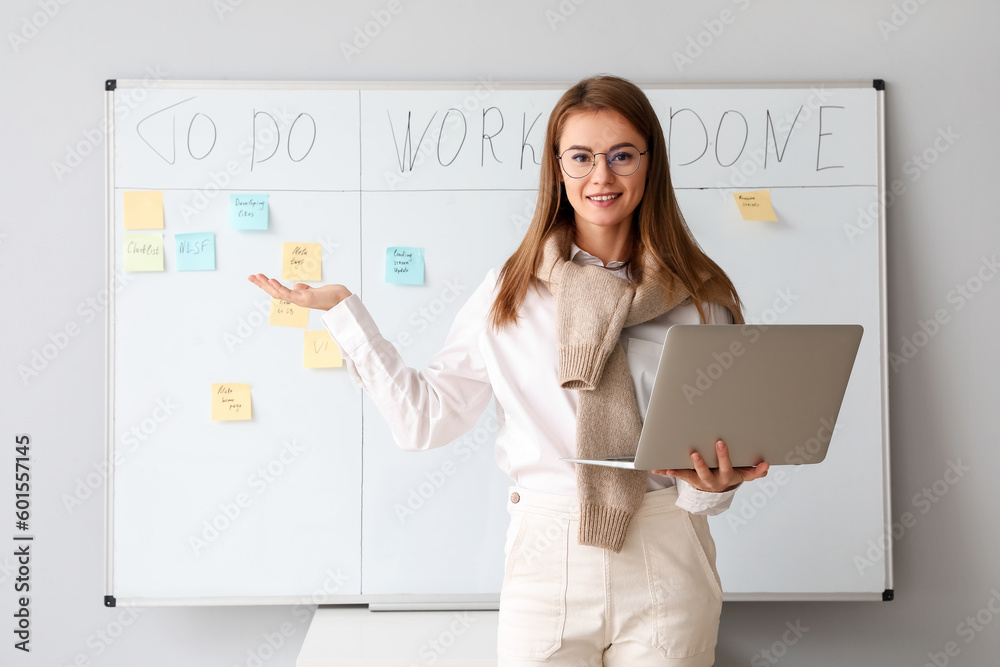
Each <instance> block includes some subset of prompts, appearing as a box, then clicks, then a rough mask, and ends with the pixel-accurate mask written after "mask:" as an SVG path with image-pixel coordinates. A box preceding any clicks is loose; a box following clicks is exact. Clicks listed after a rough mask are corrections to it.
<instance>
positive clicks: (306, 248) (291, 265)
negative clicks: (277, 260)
mask: <svg viewBox="0 0 1000 667" xmlns="http://www.w3.org/2000/svg"><path fill="white" fill-rule="evenodd" d="M322 257H323V248H322V246H321V245H320V244H319V243H284V244H282V250H281V279H282V280H322V279H323V260H322Z"/></svg>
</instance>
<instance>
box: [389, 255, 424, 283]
mask: <svg viewBox="0 0 1000 667" xmlns="http://www.w3.org/2000/svg"><path fill="white" fill-rule="evenodd" d="M385 281H386V282H387V283H396V284H398V285H423V284H424V249H423V248H386V251H385Z"/></svg>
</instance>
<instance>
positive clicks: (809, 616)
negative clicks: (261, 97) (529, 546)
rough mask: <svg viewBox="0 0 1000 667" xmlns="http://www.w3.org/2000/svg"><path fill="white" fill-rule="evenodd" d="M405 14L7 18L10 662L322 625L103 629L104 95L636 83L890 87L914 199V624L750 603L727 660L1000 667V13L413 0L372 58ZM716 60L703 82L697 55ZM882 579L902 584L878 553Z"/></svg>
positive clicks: (903, 509)
mask: <svg viewBox="0 0 1000 667" xmlns="http://www.w3.org/2000/svg"><path fill="white" fill-rule="evenodd" d="M390 6H392V7H397V4H396V1H395V0H393V1H392V2H387V1H385V0H367V1H366V2H355V3H350V4H349V5H348V4H347V3H325V2H311V3H310V2H301V1H289V2H283V3H278V2H266V1H265V0H214V2H208V1H204V2H196V1H195V0H175V1H174V2H169V3H168V2H160V3H148V2H147V3H140V2H125V1H124V0H102V1H98V0H92V1H90V2H84V1H82V0H75V1H73V0H61V1H60V0H16V1H8V2H5V3H4V5H3V9H2V10H0V12H2V18H0V29H2V30H0V32H2V33H3V35H4V39H3V44H2V45H0V72H2V79H0V82H2V86H0V90H2V96H3V104H2V110H0V114H2V116H0V132H2V141H0V165H2V167H0V177H2V183H3V188H2V192H3V207H2V209H0V210H2V211H3V213H2V214H0V267H2V280H3V287H4V291H5V293H6V296H7V306H6V307H5V308H4V314H3V316H2V322H3V324H2V335H3V340H2V345H3V350H4V360H3V364H2V368H0V370H2V374H0V391H2V401H0V415H2V428H0V436H2V439H3V447H2V450H0V451H2V452H3V453H0V517H5V518H4V520H3V522H2V523H0V617H2V618H5V619H7V620H6V621H4V622H2V623H0V630H3V633H2V634H0V636H3V637H4V640H3V642H4V644H3V645H2V646H0V655H2V656H4V657H3V658H2V659H0V662H3V664H24V665H68V664H72V663H73V662H74V660H75V661H77V664H81V665H85V664H96V665H134V664H187V665H192V666H200V665H246V664H247V663H248V661H249V662H252V659H251V653H252V652H253V651H255V650H256V648H257V647H259V646H260V645H261V644H262V643H263V642H264V641H265V636H266V635H268V634H270V633H275V632H278V631H280V628H281V626H282V623H284V622H289V624H290V625H288V626H286V628H290V636H289V637H287V638H286V639H284V640H283V645H282V647H281V648H279V650H278V651H277V652H276V654H275V655H274V656H273V657H271V658H270V659H269V660H268V661H267V662H266V664H268V665H274V666H278V665H292V664H294V661H295V656H296V655H297V652H298V648H299V645H300V644H301V641H302V638H303V636H304V634H305V630H306V628H307V625H308V623H307V620H308V614H306V613H300V614H295V613H293V610H292V609H290V608H282V607H278V608H213V609H204V608H180V609H173V608H169V609H161V608H151V609H145V610H140V611H138V613H137V614H136V615H135V616H134V617H133V616H130V615H129V614H128V613H127V612H126V611H123V610H121V609H118V610H107V609H103V608H102V607H100V606H99V602H100V600H101V597H102V595H103V567H104V565H103V564H104V546H103V530H104V503H103V492H104V485H103V480H102V475H101V473H100V468H101V466H102V462H103V452H104V448H103V442H102V433H103V421H104V417H103V415H104V396H103V386H104V384H103V382H104V326H103V318H102V317H97V318H92V317H91V316H90V315H89V313H90V310H91V308H93V310H94V311H95V312H96V311H98V310H100V308H101V306H100V303H99V300H100V298H101V297H102V288H103V275H104V268H103V261H104V217H103V216H104V201H103V200H104V158H103V147H104V142H103V136H102V134H103V115H104V110H103V94H102V88H103V85H102V84H103V81H104V79H106V78H143V77H145V76H151V75H152V76H155V77H161V78H170V79H254V80H268V79H276V80H395V81H417V80H477V79H479V78H480V77H482V78H486V79H489V78H492V79H494V80H498V81H503V80H518V81H531V80H575V79H578V78H580V77H581V76H584V75H588V74H592V73H596V72H614V73H618V74H621V75H624V76H626V77H629V78H632V79H635V80H638V81H699V82H701V81H704V82H735V81H763V80H774V81H810V80H821V81H822V80H826V81H835V80H846V79H872V78H875V77H879V78H884V79H885V80H886V81H887V96H886V99H887V119H886V127H887V129H888V160H887V167H888V177H889V182H890V183H892V182H894V181H895V182H897V185H896V189H897V192H899V193H900V194H898V195H897V196H895V197H894V198H893V200H892V201H891V205H890V206H889V208H888V216H889V229H888V244H889V245H888V274H889V333H890V345H889V346H890V351H892V352H893V353H895V354H898V355H899V357H898V358H894V359H895V361H896V362H897V363H896V364H895V365H896V366H897V367H896V369H895V370H894V371H893V372H891V377H890V380H891V385H890V386H891V428H892V457H893V459H892V481H893V488H892V501H893V504H894V513H895V520H896V521H898V522H900V523H899V526H898V529H897V531H896V536H897V537H896V539H895V540H894V548H895V573H896V581H895V587H896V601H894V602H891V603H863V604H862V603H731V604H727V605H726V607H725V611H724V613H723V625H722V630H721V634H720V648H719V660H718V664H719V665H747V664H750V665H764V664H784V665H824V666H825V665H869V664H871V665H874V664H878V665H887V666H889V665H891V666H895V665H900V666H903V665H914V666H918V667H919V666H920V665H924V664H925V663H930V664H935V663H936V664H937V665H942V664H952V665H970V666H980V665H995V664H998V661H1000V613H998V612H1000V558H998V554H1000V535H998V531H1000V522H998V521H997V519H996V515H997V507H998V503H1000V501H998V500H997V493H996V489H997V488H998V480H1000V477H998V475H997V473H996V469H997V466H998V464H1000V455H998V453H997V451H998V449H997V444H998V435H1000V424H998V419H997V409H996V406H997V403H998V401H997V391H996V384H995V375H996V371H997V368H998V361H1000V360H998V353H997V345H996V339H997V334H996V332H997V330H998V328H1000V315H998V313H1000V309H998V307H997V306H998V305H1000V277H998V276H997V272H998V271H1000V267H998V266H997V265H996V263H995V262H996V258H997V255H998V252H1000V227H998V225H997V222H998V220H997V214H996V213H995V206H994V197H993V196H992V195H994V191H995V189H996V186H995V183H994V182H993V179H994V178H996V176H997V172H998V170H997V167H996V163H995V155H996V151H997V148H998V147H1000V141H998V140H1000V130H998V125H997V121H996V109H997V108H998V106H1000V93H998V86H997V85H996V84H997V75H998V72H1000V50H998V49H997V46H996V44H997V36H996V27H997V25H1000V5H997V4H996V3H994V2H988V1H987V0H979V1H973V0H967V1H966V2H961V3H959V2H952V3H945V2H943V1H937V2H931V1H927V0H923V1H921V2H918V0H895V1H894V2H890V1H889V0H875V1H872V0H864V1H862V0H846V1H841V2H837V3H806V2H798V3H793V2H779V1H778V0H771V1H770V2H764V1H763V0H733V1H730V0H711V1H708V2H690V1H689V2H674V3H660V2H628V3H610V2H599V1H598V0H589V1H583V0H575V1H574V0H562V1H561V2H557V1H556V0H549V1H543V2H537V3H536V2H529V1H527V0H517V1H516V2H504V3H502V4H501V3H490V4H483V5H478V4H475V3H471V2H464V3H462V2H429V1H428V2H423V3H419V2H412V0H398V8H401V9H400V11H398V13H397V14H394V15H389V16H391V20H389V21H388V23H387V25H385V26H384V27H383V28H381V30H380V33H379V34H378V35H376V36H375V37H374V38H371V39H370V43H369V44H367V45H365V46H364V48H361V49H359V52H357V53H354V54H351V56H350V58H349V59H348V57H346V56H345V55H344V53H343V51H342V48H341V46H340V45H341V43H350V42H351V41H352V40H353V39H354V37H355V31H356V29H362V30H363V29H364V26H365V25H366V23H367V22H369V21H372V20H373V18H372V12H376V13H379V12H383V10H386V8H387V7H390ZM723 11H728V12H729V13H727V14H724V15H723V14H722V12H723ZM720 16H721V17H722V19H725V20H726V21H729V22H728V23H725V22H723V21H722V20H720ZM713 28H714V32H715V33H716V34H713V33H712V29H713ZM699 39H700V40H701V42H702V43H703V44H704V46H702V47H700V48H701V52H700V53H698V52H697V50H696V49H695V48H693V47H691V51H690V55H691V58H690V62H679V61H678V60H677V59H676V58H675V53H683V52H684V50H685V49H687V48H689V47H690V45H691V43H695V44H697V42H698V40H699ZM869 233H871V232H869ZM963 290H964V295H963ZM91 300H95V303H94V305H93V306H88V305H87V304H88V303H89V302H90V301H91ZM935 317H937V319H938V320H939V321H940V323H939V324H937V325H931V324H928V322H929V321H930V320H934V319H935ZM922 323H923V324H922ZM67 327H69V330H70V331H71V332H72V333H71V334H67V335H61V334H60V332H65V331H67ZM46 345H49V347H48V348H46ZM911 345H912V347H911ZM43 351H45V352H47V353H48V355H49V356H50V357H52V358H51V359H46V360H45V366H44V368H42V369H41V370H40V372H38V373H37V375H29V376H27V377H25V378H22V377H21V375H20V374H19V367H27V368H30V366H31V362H32V357H33V355H35V353H36V352H38V353H43ZM900 360H905V361H900ZM37 365H38V366H42V363H41V361H37ZM17 434H28V435H30V437H31V441H32V445H31V455H32V460H31V469H32V476H31V479H32V502H33V506H32V517H31V526H30V532H31V533H33V534H34V535H35V536H36V541H35V542H34V544H33V547H32V549H33V559H32V562H31V587H32V588H31V593H30V595H31V606H30V609H31V623H32V644H31V647H32V652H31V653H30V654H22V653H20V652H19V651H16V650H14V649H13V647H12V645H13V643H14V639H13V635H12V634H11V633H10V630H9V628H12V627H13V625H14V624H13V621H12V616H11V615H12V614H13V613H14V611H15V606H16V597H17V596H18V594H16V593H15V591H14V586H15V583H16V581H15V579H16V577H17V574H16V571H15V570H14V566H15V561H14V558H13V556H12V553H13V548H14V547H13V544H14V542H13V539H12V537H13V534H14V533H16V532H18V531H16V529H15V527H14V517H13V513H14V507H13V505H14V499H13V498H14V497H13V492H14V489H13V478H14V477H13V473H14V470H13V468H14V461H13V459H14V438H15V435H17ZM949 470H952V472H948V471H949ZM955 470H959V471H960V473H959V472H955ZM843 492H844V493H850V492H851V480H850V479H845V480H844V485H843ZM88 493H91V494H92V495H90V497H86V496H87V494H88ZM164 502H169V499H164ZM907 513H908V514H907ZM904 518H905V519H906V525H904V524H903V523H902V521H903V520H904ZM789 530H795V528H794V527H792V526H790V527H789ZM859 557H871V558H872V560H873V561H875V565H874V566H875V567H880V566H881V564H880V562H879V559H880V558H881V555H880V553H879V548H878V545H872V551H871V553H870V554H867V555H866V554H859ZM133 613H134V612H133ZM789 627H797V628H798V631H797V632H791V631H790V630H789ZM806 628H808V629H806ZM102 637H103V638H102ZM764 650H768V651H773V653H769V654H767V655H765V654H764V653H763V652H762V651H764ZM248 652H249V653H248ZM928 654H931V655H928ZM932 656H934V657H933V661H932Z"/></svg>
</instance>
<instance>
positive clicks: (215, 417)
mask: <svg viewBox="0 0 1000 667" xmlns="http://www.w3.org/2000/svg"><path fill="white" fill-rule="evenodd" d="M239 419H250V385H248V384H236V383H232V382H227V383H224V384H215V383H213V384H212V421H236V420H239Z"/></svg>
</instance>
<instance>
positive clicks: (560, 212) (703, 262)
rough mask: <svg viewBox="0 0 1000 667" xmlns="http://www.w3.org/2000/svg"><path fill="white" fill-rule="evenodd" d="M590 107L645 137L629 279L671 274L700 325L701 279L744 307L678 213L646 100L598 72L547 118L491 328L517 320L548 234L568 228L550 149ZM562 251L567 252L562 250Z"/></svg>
mask: <svg viewBox="0 0 1000 667" xmlns="http://www.w3.org/2000/svg"><path fill="white" fill-rule="evenodd" d="M595 111H614V112H617V113H618V114H620V115H621V116H622V117H623V118H625V120H627V121H628V122H629V123H631V124H632V126H633V127H635V129H636V130H638V132H639V133H640V134H641V135H642V136H644V137H645V138H646V141H647V144H646V145H647V150H648V151H649V152H648V153H647V154H646V155H645V156H643V157H644V159H647V160H649V170H648V174H647V182H646V187H645V192H644V193H643V197H642V202H640V204H639V206H638V207H637V208H636V210H635V212H634V213H633V216H632V230H631V234H630V240H631V247H630V256H629V257H628V258H627V261H628V262H629V264H630V268H631V274H632V276H633V277H634V278H635V280H637V281H640V282H641V281H642V280H643V278H644V277H645V276H646V270H647V269H651V271H649V273H650V274H651V275H653V276H654V277H655V278H656V279H657V280H659V281H660V282H661V283H662V284H663V286H664V288H666V287H667V284H668V281H669V277H670V276H673V277H674V278H675V279H677V280H679V281H680V283H681V284H682V285H683V286H684V287H685V288H686V289H687V291H688V292H689V293H690V294H691V296H692V298H693V300H694V304H695V306H696V307H697V308H698V313H699V315H700V316H701V321H702V322H705V321H706V315H705V311H704V309H703V308H702V301H704V300H706V299H705V298H704V293H705V290H704V288H703V284H704V278H705V277H706V276H707V277H708V278H709V279H710V280H711V279H714V280H716V281H718V283H719V284H721V286H722V287H723V288H724V289H726V290H728V291H729V292H730V293H731V294H732V297H733V301H734V303H736V305H737V307H739V308H741V309H742V307H743V304H742V302H741V301H740V298H739V295H738V294H737V293H736V288H735V287H734V286H733V283H732V281H731V280H730V279H729V276H727V275H726V272H725V271H723V270H722V269H721V268H720V267H719V265H718V264H716V263H715V262H713V261H712V260H711V259H710V258H709V257H708V255H706V254H705V252H704V251H703V250H702V249H701V248H700V247H699V246H698V244H697V243H696V242H695V240H694V238H693V237H692V236H691V230H690V229H688V226H687V222H685V220H684V216H682V215H681V211H680V208H679V207H678V205H677V198H676V196H675V195H674V188H673V185H672V184H671V182H670V168H669V166H668V165H667V147H666V142H665V141H664V138H663V128H662V127H661V126H660V121H659V118H657V116H656V112H655V111H653V107H652V105H651V104H650V103H649V99H648V98H647V97H646V95H645V93H643V92H642V90H640V89H639V87H638V86H636V85H635V84H633V83H631V82H629V81H626V80H625V79H622V78H620V77H616V76H608V75H603V76H595V77H591V78H587V79H584V80H582V81H580V82H579V83H577V84H576V85H574V86H573V87H572V88H570V89H569V90H567V91H566V92H565V93H564V94H563V96H562V97H560V98H559V101H558V102H556V106H555V108H554V109H553V110H552V113H551V114H550V115H549V122H548V126H547V127H546V130H545V149H544V150H543V151H542V165H541V178H540V182H539V186H538V201H537V203H536V204H535V214H534V217H533V218H532V220H531V225H530V226H529V227H528V231H527V232H526V233H525V235H524V240H522V241H521V245H520V246H519V247H518V248H517V250H515V251H514V254H512V255H511V256H510V257H509V258H508V259H507V261H506V262H505V263H504V265H503V268H502V269H501V271H500V277H499V282H500V288H499V290H498V292H497V297H496V300H495V301H494V302H493V307H492V308H491V309H490V323H491V325H492V326H493V328H494V329H495V330H500V329H502V328H504V327H505V326H507V325H508V324H514V323H516V322H517V313H518V310H519V309H520V307H521V304H523V303H524V299H525V296H526V295H527V293H528V288H529V287H536V288H537V286H538V283H539V280H538V277H537V276H536V275H535V274H536V273H537V272H538V266H539V263H540V262H541V257H542V249H543V246H544V245H545V241H546V240H547V239H548V238H549V236H551V235H552V234H553V232H555V231H556V230H558V229H565V228H568V229H570V230H573V229H574V222H573V220H574V217H573V207H572V206H571V205H570V203H569V200H568V199H567V198H566V192H565V190H564V188H563V185H562V181H561V179H560V178H559V168H560V167H559V162H558V161H557V160H556V153H557V152H558V150H559V139H560V137H561V135H562V131H563V128H564V127H565V124H566V120H567V119H568V118H569V116H570V115H572V114H574V113H578V112H595ZM565 250H567V251H568V248H566V249H565ZM644 251H645V252H646V253H648V254H649V255H650V256H652V257H653V258H654V261H655V263H656V266H653V267H645V266H643V265H642V264H643V255H644Z"/></svg>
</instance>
